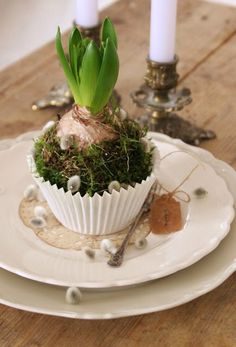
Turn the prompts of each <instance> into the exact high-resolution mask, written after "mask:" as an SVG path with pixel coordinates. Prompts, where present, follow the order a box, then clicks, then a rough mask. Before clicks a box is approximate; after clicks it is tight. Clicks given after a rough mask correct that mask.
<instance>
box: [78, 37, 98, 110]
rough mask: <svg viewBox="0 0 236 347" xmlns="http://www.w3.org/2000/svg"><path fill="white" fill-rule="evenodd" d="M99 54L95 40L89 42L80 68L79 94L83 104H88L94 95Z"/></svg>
mask: <svg viewBox="0 0 236 347" xmlns="http://www.w3.org/2000/svg"><path fill="white" fill-rule="evenodd" d="M100 67H101V56H100V52H99V49H98V47H97V45H96V43H95V42H93V41H91V42H89V44H88V46H87V48H86V51H85V54H84V57H83V61H82V65H81V69H80V89H79V91H80V95H81V99H82V102H83V105H84V106H88V107H89V106H90V105H91V101H92V99H93V97H94V93H95V89H96V85H97V80H98V76H99V71H100Z"/></svg>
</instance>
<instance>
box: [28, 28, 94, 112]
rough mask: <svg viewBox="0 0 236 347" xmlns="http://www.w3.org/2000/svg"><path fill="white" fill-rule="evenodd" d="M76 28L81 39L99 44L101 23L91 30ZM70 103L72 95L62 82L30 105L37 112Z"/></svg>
mask: <svg viewBox="0 0 236 347" xmlns="http://www.w3.org/2000/svg"><path fill="white" fill-rule="evenodd" d="M73 24H74V26H75V25H76V23H75V22H74V23H73ZM78 28H79V30H80V32H81V34H82V37H88V38H91V39H93V40H95V41H96V42H99V34H100V29H101V23H99V24H98V25H97V26H95V27H92V28H83V27H80V26H78ZM72 103H73V98H72V94H71V92H70V89H69V87H68V85H67V83H65V82H64V83H62V84H60V85H58V86H54V87H52V89H51V90H50V91H49V93H48V95H46V96H45V97H43V98H42V99H39V100H37V101H36V102H34V103H33V105H32V110H33V111H37V110H40V109H44V108H48V107H66V106H69V105H71V104H72Z"/></svg>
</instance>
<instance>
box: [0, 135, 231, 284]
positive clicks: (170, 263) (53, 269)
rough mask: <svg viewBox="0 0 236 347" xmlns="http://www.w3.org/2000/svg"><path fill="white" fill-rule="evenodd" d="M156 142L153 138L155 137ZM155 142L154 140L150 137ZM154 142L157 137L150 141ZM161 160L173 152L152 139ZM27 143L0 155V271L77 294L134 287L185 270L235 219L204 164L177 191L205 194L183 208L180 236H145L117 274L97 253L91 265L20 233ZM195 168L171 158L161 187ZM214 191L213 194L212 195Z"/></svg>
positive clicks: (221, 185)
mask: <svg viewBox="0 0 236 347" xmlns="http://www.w3.org/2000/svg"><path fill="white" fill-rule="evenodd" d="M155 136H156V135H155ZM153 138H154V137H153ZM155 138H156V137H155ZM155 141H156V144H157V145H158V147H159V149H160V152H161V155H162V156H163V155H164V154H166V153H169V152H172V151H176V150H177V149H178V147H176V145H174V144H173V143H172V144H170V143H164V142H161V141H160V140H158V139H156V140H155ZM30 146H31V141H21V142H19V143H17V144H14V146H11V147H10V148H9V149H6V150H2V151H1V152H0V161H1V162H2V163H4V162H7V163H8V165H7V166H4V167H3V168H2V169H1V172H0V182H2V187H1V192H2V193H1V195H0V206H1V208H0V221H1V229H0V237H1V243H0V266H1V267H2V268H4V269H6V270H9V271H11V272H14V273H16V274H19V275H21V276H24V277H27V278H30V279H34V280H37V281H41V282H45V283H50V284H57V285H63V286H72V285H73V286H78V287H81V288H83V287H84V288H110V287H116V286H125V285H133V284H137V283H143V282H145V281H150V280H153V279H157V278H161V277H164V276H167V275H169V274H172V273H174V272H176V271H178V270H181V269H183V268H185V267H188V266H190V265H192V264H193V263H195V262H196V261H198V260H199V259H201V258H202V257H203V256H205V255H206V254H208V253H209V252H211V251H212V250H213V249H214V248H216V247H217V246H218V244H219V242H220V241H221V240H222V239H223V238H224V237H225V236H226V234H227V233H228V231H229V227H230V222H231V221H232V219H233V216H234V209H233V198H232V196H231V194H230V193H229V191H228V189H227V187H226V184H225V182H224V180H223V179H222V178H221V177H220V176H218V175H217V174H216V173H215V171H214V170H213V169H212V167H211V166H209V165H208V164H204V165H203V164H200V166H199V168H198V169H197V170H196V171H195V172H194V174H193V175H192V176H191V178H190V179H189V180H188V181H187V182H186V183H185V184H184V185H183V187H182V189H184V190H185V191H186V192H188V193H189V194H190V195H191V193H192V192H193V191H194V190H195V189H196V188H199V187H203V188H204V189H206V190H207V192H208V195H207V197H206V198H204V199H196V198H194V196H192V199H191V202H190V203H189V205H186V204H185V205H186V206H185V209H184V206H183V210H184V215H185V224H184V228H183V230H182V231H180V232H177V233H173V234H170V235H162V236H154V235H150V236H148V247H147V248H146V249H145V250H143V251H140V250H135V248H134V247H133V249H129V250H128V252H127V257H126V261H125V262H124V263H123V265H122V266H121V267H120V268H111V267H109V266H108V265H107V264H106V259H105V258H104V255H102V254H101V253H99V252H98V253H97V256H96V258H95V260H94V261H91V260H90V259H89V258H88V257H86V256H85V255H84V253H83V252H78V251H73V250H62V249H56V248H54V247H51V246H48V245H47V244H45V243H43V242H42V241H41V240H40V239H38V238H37V237H36V236H35V234H34V233H33V232H32V231H31V230H30V229H28V228H27V227H25V225H24V224H23V223H22V221H21V220H20V218H19V216H18V207H19V202H20V200H21V198H22V193H23V190H24V189H25V187H26V186H27V185H28V184H29V183H31V177H30V175H29V174H28V169H27V165H26V163H25V156H26V152H27V151H28V149H29V148H30ZM196 162H198V161H197V160H196V159H195V158H193V157H192V156H190V155H187V154H186V153H175V154H174V155H172V156H170V157H168V158H166V159H165V160H164V161H163V162H162V164H161V177H160V181H161V183H162V184H163V185H164V186H165V187H166V188H168V189H169V190H172V189H174V188H175V187H176V186H177V185H178V184H179V183H180V182H181V181H182V180H183V178H184V177H185V176H186V175H187V174H188V173H189V172H190V170H191V169H192V168H193V167H194V166H195V165H196ZM216 187H217V189H216Z"/></svg>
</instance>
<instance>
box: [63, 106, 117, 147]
mask: <svg viewBox="0 0 236 347" xmlns="http://www.w3.org/2000/svg"><path fill="white" fill-rule="evenodd" d="M57 136H58V137H59V138H60V144H61V145H62V143H63V146H64V147H66V144H65V140H64V139H69V138H70V139H71V138H73V142H74V144H75V145H77V147H78V149H80V150H81V149H83V148H86V147H88V146H90V145H91V144H94V143H100V142H102V141H111V140H114V139H115V138H116V137H117V134H116V132H115V131H114V130H113V129H112V127H111V126H110V125H108V124H105V123H103V122H102V118H99V117H93V116H92V115H91V112H90V111H89V110H88V109H86V108H85V107H79V106H75V107H73V109H72V110H70V111H69V112H67V113H66V114H64V116H63V117H62V118H61V119H60V121H59V123H58V126H57ZM62 149H67V148H62Z"/></svg>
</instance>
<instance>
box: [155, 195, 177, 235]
mask: <svg viewBox="0 0 236 347" xmlns="http://www.w3.org/2000/svg"><path fill="white" fill-rule="evenodd" d="M149 225H150V229H151V231H152V233H154V234H166V233H171V232H174V231H178V230H180V229H182V218H181V208H180V203H179V202H178V201H176V200H175V199H174V197H173V195H172V194H171V193H170V194H163V195H161V196H159V197H157V199H156V200H155V201H154V202H153V204H152V206H151V210H150V215H149Z"/></svg>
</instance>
